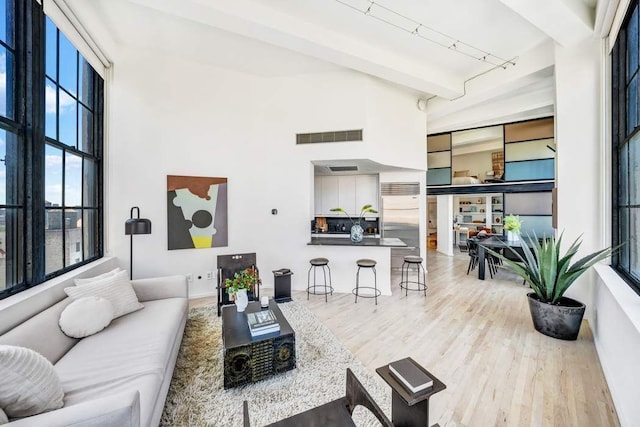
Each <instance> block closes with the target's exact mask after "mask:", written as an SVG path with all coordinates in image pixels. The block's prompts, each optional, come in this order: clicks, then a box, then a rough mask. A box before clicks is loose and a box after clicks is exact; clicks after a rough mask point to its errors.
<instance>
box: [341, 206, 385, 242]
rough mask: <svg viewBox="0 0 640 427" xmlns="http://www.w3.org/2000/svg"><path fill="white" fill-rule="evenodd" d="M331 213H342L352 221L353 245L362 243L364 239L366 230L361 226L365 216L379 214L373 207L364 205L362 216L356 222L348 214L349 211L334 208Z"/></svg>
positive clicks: (361, 211)
mask: <svg viewBox="0 0 640 427" xmlns="http://www.w3.org/2000/svg"><path fill="white" fill-rule="evenodd" d="M331 212H342V213H343V214H345V215H346V216H347V218H349V221H351V224H352V225H351V241H352V242H353V243H358V242H361V241H362V238H363V237H364V229H363V228H362V226H361V225H360V221H362V218H364V215H365V214H368V213H373V214H376V213H378V211H377V210H375V209H373V207H371V205H364V206H363V207H362V209H360V216H359V217H358V219H356V220H354V219H353V218H351V216H350V215H349V214H348V213H347V211H345V210H344V209H342V208H333V209H331Z"/></svg>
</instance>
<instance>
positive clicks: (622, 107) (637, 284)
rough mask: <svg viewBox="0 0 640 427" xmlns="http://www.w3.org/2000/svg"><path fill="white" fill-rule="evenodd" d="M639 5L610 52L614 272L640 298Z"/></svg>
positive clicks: (634, 5)
mask: <svg viewBox="0 0 640 427" xmlns="http://www.w3.org/2000/svg"><path fill="white" fill-rule="evenodd" d="M639 19H640V17H639V11H638V1H637V0H636V1H634V2H632V3H631V5H630V6H629V9H628V12H627V16H626V18H625V21H624V24H623V26H622V29H621V31H620V33H619V34H618V38H617V40H616V43H615V46H614V49H613V53H612V60H613V63H612V83H613V87H612V101H613V103H612V107H613V108H612V113H613V115H612V124H613V189H614V191H613V221H612V222H613V230H612V231H613V243H614V244H619V243H624V246H623V247H622V249H621V250H620V252H619V253H618V254H616V255H614V257H613V265H614V267H615V268H616V269H617V270H618V271H619V272H620V273H621V274H622V276H623V277H624V278H625V279H626V280H627V282H628V283H629V284H630V285H631V287H632V288H633V289H634V290H635V291H636V292H638V293H639V294H640V240H639V237H640V236H639V235H640V101H639V97H640V91H639V89H640V72H639V71H640V35H639V31H638V28H640V24H639Z"/></svg>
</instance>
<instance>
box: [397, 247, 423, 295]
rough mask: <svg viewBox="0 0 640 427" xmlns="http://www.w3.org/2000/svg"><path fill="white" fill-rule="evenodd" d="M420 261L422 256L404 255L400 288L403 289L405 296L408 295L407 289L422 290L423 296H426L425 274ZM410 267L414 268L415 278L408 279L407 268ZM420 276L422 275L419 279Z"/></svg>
mask: <svg viewBox="0 0 640 427" xmlns="http://www.w3.org/2000/svg"><path fill="white" fill-rule="evenodd" d="M422 261H423V259H422V257H420V256H416V255H407V256H405V257H404V262H403V263H402V275H401V278H400V288H401V289H404V291H405V296H407V295H409V291H418V292H420V291H422V292H424V296H427V274H426V271H425V269H424V267H423V266H422ZM411 267H413V268H415V269H416V274H417V280H410V278H409V269H410V268H411ZM420 277H422V281H420ZM412 285H415V286H412Z"/></svg>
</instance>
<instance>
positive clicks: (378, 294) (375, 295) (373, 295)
mask: <svg viewBox="0 0 640 427" xmlns="http://www.w3.org/2000/svg"><path fill="white" fill-rule="evenodd" d="M361 289H370V290H372V291H374V293H373V294H361V293H360V292H359V290H361ZM356 291H358V292H356ZM351 293H352V294H354V295H356V296H358V297H360V298H376V297H379V296H380V295H382V291H381V290H380V289H378V288H374V287H373V286H358V288H353V289H352V290H351Z"/></svg>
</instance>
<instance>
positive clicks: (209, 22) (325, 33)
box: [61, 0, 608, 133]
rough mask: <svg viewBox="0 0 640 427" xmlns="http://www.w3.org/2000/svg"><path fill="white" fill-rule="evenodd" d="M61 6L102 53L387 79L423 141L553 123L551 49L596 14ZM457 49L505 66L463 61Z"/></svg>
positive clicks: (410, 7) (301, 6)
mask: <svg viewBox="0 0 640 427" xmlns="http://www.w3.org/2000/svg"><path fill="white" fill-rule="evenodd" d="M61 1H64V2H65V3H66V4H67V5H68V6H69V7H70V8H71V9H72V10H73V11H74V13H75V14H76V15H77V16H78V18H79V19H80V21H81V22H82V23H83V25H84V27H85V29H87V31H89V33H90V34H91V35H92V37H94V39H95V41H96V42H97V43H98V44H99V45H100V46H101V47H103V48H106V50H107V54H108V50H109V47H110V46H116V47H117V46H127V45H130V46H136V47H142V48H145V49H152V50H159V51H165V52H170V53H171V54H175V55H179V56H180V57H184V58H188V59H191V60H195V61H199V62H203V63H207V64H213V65H216V66H221V67H226V68H229V69H233V70H237V71H241V72H246V73H252V74H257V75H261V76H265V77H270V76H282V75H292V74H299V73H308V72H325V71H331V70H336V69H344V68H349V69H353V70H356V71H360V72H363V73H367V74H370V75H372V76H375V77H378V78H381V79H384V80H387V81H389V82H391V83H393V84H396V85H399V86H401V87H404V88H406V89H407V90H410V91H412V92H413V93H415V94H416V100H417V97H418V96H420V97H423V98H429V102H428V106H427V109H426V113H427V123H428V129H429V132H430V133H433V132H439V131H445V130H454V129H464V128H469V127H473V126H479V125H483V124H489V123H499V122H503V121H507V120H506V118H510V119H513V120H518V119H522V118H529V117H540V116H543V115H549V114H553V104H554V86H553V82H554V79H553V62H554V54H553V50H554V47H553V46H554V43H558V44H560V45H563V46H566V45H571V44H573V43H576V42H578V41H580V40H583V39H585V38H587V37H593V26H594V24H593V22H594V16H595V8H596V0H553V1H551V0H549V1H546V2H544V6H542V5H541V4H540V2H539V1H538V0H456V1H442V0H420V1H418V0H380V1H377V0H376V1H375V2H371V1H368V0H339V1H337V0H303V1H301V0H233V1H230V0H226V1H225V0H93V1H86V0H61ZM601 1H608V0H601ZM345 3H346V4H347V5H345ZM369 6H370V7H371V8H370V11H369V13H368V14H365V13H363V12H362V11H365V10H367V8H369ZM390 9H392V10H393V12H391V11H390ZM381 19H384V20H387V21H389V22H392V23H393V25H395V26H393V25H390V24H388V23H385V22H382V21H381ZM420 24H421V25H422V26H420ZM396 26H398V27H402V28H403V29H404V30H403V29H399V28H397V27H396ZM418 27H419V28H418ZM416 28H418V32H419V34H422V35H423V36H425V37H428V38H429V39H430V40H435V41H438V42H439V43H442V44H445V45H450V43H451V41H453V42H456V41H457V42H456V49H454V48H445V47H442V46H440V45H438V44H436V43H434V42H432V41H429V40H425V39H424V38H421V37H418V36H416V35H414V34H411V32H412V31H414V30H415V29H416ZM405 30H406V31H405ZM434 31H437V32H439V33H436V32H434ZM465 44H466V45H473V46H474V47H477V48H479V49H482V50H483V51H485V52H488V53H489V54H490V55H487V54H484V55H486V57H487V58H488V59H490V60H492V61H494V63H495V62H498V61H499V60H498V59H495V58H493V57H492V56H491V55H496V56H498V57H500V58H502V59H505V60H512V59H513V61H514V62H515V66H506V67H505V69H503V68H500V67H498V68H496V67H495V66H494V65H491V64H488V63H487V62H483V61H478V60H476V59H474V58H470V57H468V56H465V55H463V54H462V53H460V52H462V51H467V52H470V51H469V49H468V48H465V47H464V46H465ZM456 50H458V51H456ZM474 54H476V53H475V52H474Z"/></svg>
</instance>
